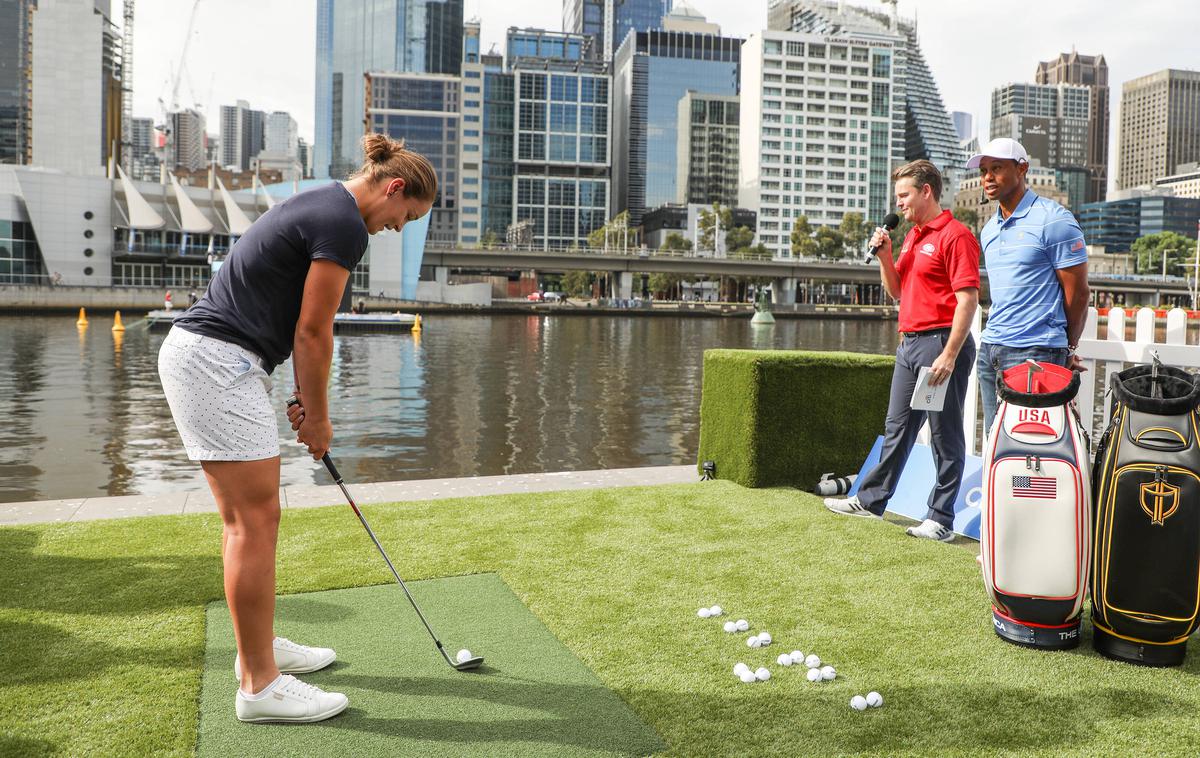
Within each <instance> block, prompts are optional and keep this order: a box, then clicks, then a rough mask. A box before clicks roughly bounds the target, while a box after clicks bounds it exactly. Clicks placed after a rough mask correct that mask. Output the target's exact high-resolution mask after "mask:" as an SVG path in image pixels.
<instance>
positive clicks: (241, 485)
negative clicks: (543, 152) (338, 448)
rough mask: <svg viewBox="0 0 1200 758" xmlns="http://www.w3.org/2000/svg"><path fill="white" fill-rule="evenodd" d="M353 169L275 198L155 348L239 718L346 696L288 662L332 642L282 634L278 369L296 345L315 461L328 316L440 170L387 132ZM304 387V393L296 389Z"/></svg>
mask: <svg viewBox="0 0 1200 758" xmlns="http://www.w3.org/2000/svg"><path fill="white" fill-rule="evenodd" d="M363 150H364V153H365V154H366V162H365V163H364V164H363V166H362V168H361V169H359V171H358V172H357V173H356V174H355V175H354V176H353V177H352V178H351V179H350V180H349V181H347V182H345V183H342V182H332V183H330V184H327V185H325V186H323V187H318V188H316V189H312V190H308V191H306V192H301V193H299V194H297V195H295V196H293V197H291V198H288V199H287V200H285V201H284V202H282V203H280V204H279V205H277V206H275V207H274V208H272V209H271V210H269V211H267V212H266V213H264V214H263V215H262V217H261V218H259V219H258V220H257V221H256V222H255V223H254V225H253V226H251V227H250V229H249V230H248V231H247V232H246V234H245V235H243V236H242V238H241V239H239V240H238V241H237V243H236V244H235V245H234V246H233V250H231V251H230V253H229V258H228V259H227V260H226V261H225V265H224V266H222V267H221V268H220V270H219V271H218V272H217V275H216V276H215V277H213V280H212V283H211V284H210V285H209V287H208V291H207V292H206V293H205V294H204V297H202V298H201V299H200V300H199V301H198V302H197V303H196V304H195V305H194V306H192V307H191V308H189V309H188V310H187V311H186V312H185V313H184V314H183V315H181V316H180V317H179V318H178V319H176V320H175V324H174V326H173V327H172V328H171V332H170V334H168V335H167V338H166V340H164V341H163V345H162V349H161V350H160V351H159V354H158V374H159V377H160V378H161V380H162V385H163V391H164V392H165V393H166V396H167V403H168V404H170V406H171V415H172V416H173V417H174V419H175V426H176V427H177V428H178V429H179V436H180V437H182V438H183V445H184V447H185V448H186V450H187V455H188V458H190V459H192V460H194V461H200V465H201V467H202V468H203V469H204V475H205V477H206V478H207V479H208V486H209V487H210V488H211V489H212V493H213V497H215V498H216V501H217V508H218V510H219V511H220V513H221V520H222V522H223V523H224V531H223V533H222V536H221V557H222V560H223V562H224V567H225V598H226V600H227V601H228V603H229V611H230V613H231V615H232V616H233V633H234V637H235V639H236V642H237V651H238V654H237V657H236V658H235V659H234V663H233V668H234V673H235V674H236V675H237V677H238V679H239V681H240V682H241V687H240V688H239V689H238V693H237V698H236V706H237V717H238V718H239V719H240V720H242V721H293V722H309V721H320V720H322V719H326V718H329V717H330V716H333V715H335V714H338V713H341V712H342V711H343V710H344V709H345V708H346V704H347V701H346V696H345V695H342V694H340V693H335V692H324V691H322V690H320V689H318V688H317V687H314V686H312V685H308V684H304V683H303V682H301V681H300V680H298V679H296V678H295V677H293V676H291V674H301V673H305V672H309V671H316V670H317V669H320V668H324V667H325V666H328V665H329V664H330V663H332V662H333V660H334V652H333V650H330V649H328V648H317V647H305V646H303V645H297V644H295V643H293V642H290V641H288V640H286V639H284V638H282V637H276V636H275V631H274V626H273V621H274V616H275V541H276V534H277V531H278V528H279V431H278V426H277V422H276V416H275V411H274V409H272V407H271V403H270V400H269V397H268V393H269V391H270V387H271V380H270V379H269V378H268V377H269V375H270V374H271V372H272V371H273V370H274V369H275V367H276V366H278V365H279V364H280V363H282V362H283V361H284V360H286V359H287V357H288V355H289V354H290V355H292V356H293V365H294V368H295V380H296V387H297V389H296V397H297V399H298V400H299V401H300V402H299V404H297V405H294V406H293V407H291V408H289V409H288V420H289V421H291V424H292V429H293V430H295V431H296V435H297V440H298V441H299V442H301V443H303V444H304V445H306V446H307V447H308V452H309V453H311V454H312V457H313V459H314V460H319V459H320V458H321V456H323V455H324V454H325V452H326V451H327V450H329V444H330V440H331V439H332V437H333V428H332V426H331V424H330V419H329V404H328V398H327V393H326V390H327V386H328V381H329V368H330V364H331V361H332V356H333V316H334V313H335V312H336V311H337V309H338V304H339V303H340V302H341V300H342V293H343V292H344V291H345V289H346V282H347V280H348V279H349V277H350V272H351V271H352V270H353V269H354V267H355V266H356V265H357V264H358V262H359V261H360V260H361V259H362V257H363V254H364V253H366V251H367V235H369V234H375V233H376V232H378V231H381V230H383V229H391V230H394V231H395V230H399V229H400V228H401V227H403V226H404V224H405V223H407V222H409V221H412V220H413V219H416V218H419V217H421V216H423V215H425V214H426V213H428V212H429V209H430V206H431V205H432V204H433V200H434V197H435V196H436V195H437V176H436V174H435V173H434V170H433V166H431V165H430V164H429V161H428V160H426V159H425V158H424V157H423V156H421V155H418V154H417V153H414V152H412V151H411V150H407V149H405V147H404V144H403V142H397V141H395V140H391V139H388V138H387V137H385V136H383V135H379V134H372V135H368V136H366V137H364V138H363ZM301 388H303V395H301V393H300V389H301Z"/></svg>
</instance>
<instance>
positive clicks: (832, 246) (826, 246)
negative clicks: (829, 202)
mask: <svg viewBox="0 0 1200 758" xmlns="http://www.w3.org/2000/svg"><path fill="white" fill-rule="evenodd" d="M815 237H816V244H817V255H819V256H821V257H822V258H833V259H840V258H842V257H844V256H845V255H846V238H845V237H843V236H842V233H841V232H839V231H838V230H837V229H834V228H833V227H829V226H822V227H819V228H818V229H817V233H816V235H815Z"/></svg>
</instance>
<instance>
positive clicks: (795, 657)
mask: <svg viewBox="0 0 1200 758" xmlns="http://www.w3.org/2000/svg"><path fill="white" fill-rule="evenodd" d="M789 655H790V656H791V659H792V663H804V653H802V652H800V651H799V650H793V651H792V652H791V653H790V654H789Z"/></svg>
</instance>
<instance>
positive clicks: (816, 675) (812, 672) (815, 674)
mask: <svg viewBox="0 0 1200 758" xmlns="http://www.w3.org/2000/svg"><path fill="white" fill-rule="evenodd" d="M808 681H810V682H819V681H821V669H809V670H808Z"/></svg>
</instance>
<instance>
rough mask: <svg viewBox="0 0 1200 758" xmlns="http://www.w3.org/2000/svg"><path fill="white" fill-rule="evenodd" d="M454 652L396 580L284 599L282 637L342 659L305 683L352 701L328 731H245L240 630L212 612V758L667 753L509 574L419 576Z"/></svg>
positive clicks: (206, 748) (429, 608)
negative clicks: (238, 696)
mask: <svg viewBox="0 0 1200 758" xmlns="http://www.w3.org/2000/svg"><path fill="white" fill-rule="evenodd" d="M408 587H409V590H410V591H411V592H412V593H413V596H414V597H415V598H416V601H417V603H418V604H419V605H420V606H421V610H423V611H424V612H425V613H426V615H427V616H428V617H429V623H430V624H431V625H432V626H433V629H434V631H436V632H437V634H438V637H439V639H441V640H442V644H444V645H445V646H446V650H447V652H448V653H449V654H450V657H451V658H453V657H454V654H455V653H456V652H457V651H458V650H459V649H461V648H468V649H470V651H471V652H472V653H474V654H475V655H482V656H484V658H485V661H484V664H483V667H482V668H480V669H479V670H477V671H472V672H458V671H455V670H454V669H452V668H450V667H449V666H447V665H446V662H445V661H444V660H442V657H441V656H440V655H439V654H438V652H437V649H436V648H435V647H434V644H433V640H432V639H430V637H429V634H428V633H427V632H426V631H425V628H424V627H423V626H422V625H421V622H420V620H419V619H418V618H417V616H416V614H415V613H414V612H413V609H412V606H410V605H409V603H408V600H407V599H406V598H405V597H404V593H403V592H401V590H400V588H399V587H398V586H396V585H395V584H394V583H392V584H385V585H378V586H374V587H361V588H356V589H346V590H330V591H328V592H312V593H307V594H299V595H282V596H280V597H279V598H278V601H277V607H276V624H275V631H276V634H279V635H280V636H283V637H287V638H288V639H290V640H292V641H293V642H297V643H300V644H302V645H318V646H321V647H332V648H333V649H334V650H336V651H337V656H338V658H337V661H336V662H334V663H333V664H332V665H331V666H329V667H328V668H325V669H322V670H321V671H315V672H313V673H310V674H301V675H299V677H298V678H300V679H301V680H302V681H305V682H308V683H310V684H315V685H317V686H318V687H321V688H322V689H324V690H326V691H336V692H342V693H344V694H345V695H346V696H347V697H348V698H349V699H350V707H349V708H347V709H346V711H345V712H343V713H342V714H341V715H338V716H335V717H333V718H332V719H329V720H326V721H323V722H320V723H316V724H243V723H241V722H239V721H238V720H237V717H236V716H235V714H234V695H235V693H236V692H237V687H238V683H237V681H236V680H235V679H234V675H233V658H234V652H235V649H234V643H233V625H232V621H231V619H230V617H229V609H228V607H227V606H226V605H225V602H224V601H219V602H214V603H210V604H209V606H208V608H207V610H206V612H205V617H206V618H205V620H206V625H205V628H206V632H205V651H204V673H203V675H202V677H203V679H202V683H201V689H200V738H199V749H198V751H197V753H198V755H199V756H201V757H203V756H230V755H238V756H281V755H323V756H335V755H353V756H370V755H421V756H442V755H445V756H449V755H453V756H470V755H479V756H485V755H486V756H496V755H521V756H538V755H545V756H551V755H553V756H564V755H580V756H602V755H648V754H650V753H656V752H659V751H662V750H664V749H665V745H664V744H663V743H662V741H661V739H660V738H659V737H658V735H657V734H656V733H655V732H654V730H652V729H651V728H650V727H648V726H646V725H645V724H644V723H642V721H641V720H640V719H639V718H638V717H637V716H636V715H635V714H634V713H633V711H632V710H630V708H629V706H628V705H626V704H625V701H623V700H622V699H621V698H620V697H618V696H617V695H616V693H614V692H613V691H611V690H609V689H608V688H606V687H605V686H604V685H603V684H601V683H600V680H599V679H597V678H596V676H595V674H593V673H592V672H591V671H589V670H588V668H587V667H586V666H584V665H583V663H582V662H581V661H580V660H579V659H578V658H576V657H575V656H574V654H572V653H571V651H569V650H568V649H567V648H566V647H564V646H563V645H562V643H560V642H559V641H558V640H557V639H555V637H554V635H553V634H551V633H550V630H548V629H546V627H545V626H543V625H542V622H541V621H539V620H538V619H537V618H536V617H535V616H534V615H533V613H531V612H530V611H529V609H528V608H526V607H525V605H524V604H523V603H522V602H521V601H520V599H518V598H517V596H516V595H514V594H513V592H512V590H510V589H509V588H508V585H506V584H505V583H504V582H503V580H501V579H500V577H499V576H497V575H496V574H476V575H471V576H461V577H452V578H446V579H428V580H424V581H419V582H409V583H408Z"/></svg>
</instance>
